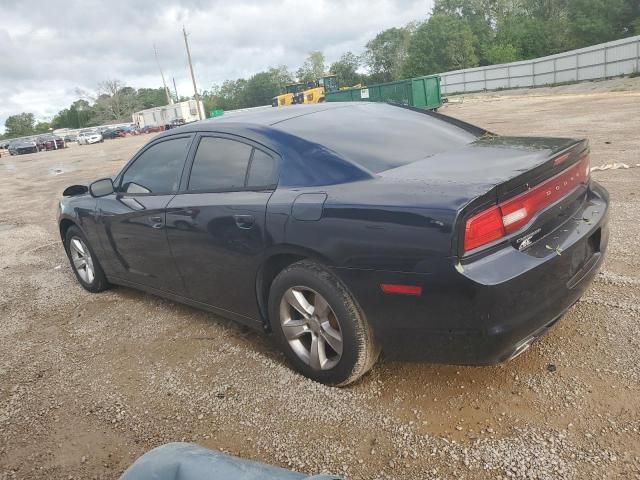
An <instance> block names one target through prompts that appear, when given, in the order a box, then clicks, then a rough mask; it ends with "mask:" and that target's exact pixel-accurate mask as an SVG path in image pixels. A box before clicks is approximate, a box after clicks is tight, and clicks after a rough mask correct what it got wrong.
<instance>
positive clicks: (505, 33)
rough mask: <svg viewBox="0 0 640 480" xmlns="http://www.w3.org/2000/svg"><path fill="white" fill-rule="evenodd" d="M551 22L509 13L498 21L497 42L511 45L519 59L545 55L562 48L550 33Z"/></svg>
mask: <svg viewBox="0 0 640 480" xmlns="http://www.w3.org/2000/svg"><path fill="white" fill-rule="evenodd" d="M549 27H550V24H549V23H547V22H545V21H544V20H542V19H540V18H536V17H532V16H526V15H523V14H518V15H508V16H506V17H504V18H502V19H500V20H499V21H498V25H497V33H496V44H497V45H511V46H512V47H513V48H514V49H515V51H516V52H517V60H526V59H530V58H536V57H543V56H545V55H550V54H552V53H557V52H558V51H561V50H562V46H561V45H558V44H556V43H555V41H554V40H555V38H554V36H553V35H550V32H549Z"/></svg>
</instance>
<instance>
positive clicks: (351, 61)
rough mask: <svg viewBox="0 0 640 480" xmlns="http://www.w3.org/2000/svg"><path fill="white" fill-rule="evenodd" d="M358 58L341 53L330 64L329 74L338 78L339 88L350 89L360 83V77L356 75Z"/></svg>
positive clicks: (351, 54) (358, 64)
mask: <svg viewBox="0 0 640 480" xmlns="http://www.w3.org/2000/svg"><path fill="white" fill-rule="evenodd" d="M359 67H360V58H359V57H358V56H356V55H354V54H353V53H351V52H347V53H343V54H342V56H341V57H340V58H339V59H338V60H337V61H335V62H333V63H332V64H331V67H330V68H329V73H331V74H333V75H336V76H337V77H338V82H339V84H340V85H341V86H344V87H350V86H353V85H357V84H358V83H362V75H360V74H359V73H358V68H359Z"/></svg>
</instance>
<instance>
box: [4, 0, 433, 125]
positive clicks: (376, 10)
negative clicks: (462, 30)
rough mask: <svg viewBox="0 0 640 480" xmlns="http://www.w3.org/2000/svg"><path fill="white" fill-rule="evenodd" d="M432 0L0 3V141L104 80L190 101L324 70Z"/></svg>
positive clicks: (418, 16) (420, 12)
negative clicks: (236, 84)
mask: <svg viewBox="0 0 640 480" xmlns="http://www.w3.org/2000/svg"><path fill="white" fill-rule="evenodd" d="M431 6H432V0H395V1H394V0H298V1H294V0H262V1H260V0H226V1H218V0H127V1H122V0H100V1H94V0H66V1H59V0H0V12H1V16H2V21H1V22H0V132H2V131H3V130H4V122H5V120H6V118H7V117H8V116H9V115H13V114H16V113H21V112H32V113H34V114H35V116H36V118H37V119H38V120H50V119H51V118H52V117H53V116H54V115H55V114H56V113H57V112H58V111H60V110H61V109H63V108H66V107H68V106H69V105H70V104H71V103H72V102H73V101H74V100H75V99H77V98H78V91H79V90H81V91H84V92H87V93H89V94H93V93H94V92H95V90H96V89H97V85H98V84H99V83H100V82H101V81H103V80H106V79H119V80H122V81H123V82H125V83H126V84H127V85H129V86H131V87H134V88H141V87H160V86H162V80H161V78H160V74H159V72H158V67H157V64H156V61H155V57H154V53H153V46H154V44H155V45H156V47H157V49H158V54H159V58H160V63H161V66H162V68H163V70H164V74H165V77H166V78H167V81H168V82H171V79H172V78H175V81H176V84H177V87H178V94H179V95H184V96H189V95H193V87H192V84H191V79H190V77H189V70H188V64H187V58H186V53H185V48H184V40H183V37H182V27H183V25H184V26H185V27H186V29H187V32H188V33H189V43H190V47H191V55H192V58H193V62H194V69H195V73H196V81H197V82H198V88H199V89H200V90H205V89H208V88H210V87H211V86H212V85H214V84H220V83H222V82H223V81H224V80H226V79H235V78H240V77H244V78H246V77H249V76H251V75H252V74H254V73H257V72H259V71H262V70H265V69H267V68H268V67H270V66H276V65H287V66H288V67H289V68H290V69H291V70H294V71H295V69H297V67H299V66H300V64H301V63H302V62H303V61H304V59H305V57H306V56H307V54H308V53H309V52H310V51H313V50H320V51H322V52H323V53H324V54H325V56H326V60H327V63H330V62H332V61H335V60H337V59H338V57H339V56H340V55H341V54H342V53H344V52H346V51H352V52H354V53H356V54H358V53H361V52H362V51H363V49H364V45H365V43H366V42H367V41H368V40H370V39H372V38H373V37H374V36H375V35H376V34H377V33H378V32H380V31H382V30H384V29H386V28H390V27H397V26H402V25H405V24H406V23H408V22H410V21H415V20H424V19H425V18H426V17H427V14H428V12H429V11H430V10H431Z"/></svg>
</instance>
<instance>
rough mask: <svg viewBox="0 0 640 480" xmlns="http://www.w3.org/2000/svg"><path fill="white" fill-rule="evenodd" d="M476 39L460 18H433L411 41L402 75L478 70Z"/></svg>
mask: <svg viewBox="0 0 640 480" xmlns="http://www.w3.org/2000/svg"><path fill="white" fill-rule="evenodd" d="M475 47H476V38H475V37H474V35H473V32H472V31H471V28H470V27H469V25H467V24H466V23H465V22H464V21H462V20H460V19H459V18H456V17H451V16H448V15H440V14H438V15H433V16H432V17H431V18H429V20H427V21H426V22H424V23H423V24H422V25H420V27H418V29H417V30H416V32H415V33H414V34H413V36H412V38H411V43H410V44H409V48H408V50H407V59H406V61H405V64H404V66H403V69H402V72H403V74H404V76H405V77H417V76H420V75H429V74H433V73H442V72H446V71H449V70H458V69H461V68H469V67H475V66H477V65H478V57H477V55H476V48H475Z"/></svg>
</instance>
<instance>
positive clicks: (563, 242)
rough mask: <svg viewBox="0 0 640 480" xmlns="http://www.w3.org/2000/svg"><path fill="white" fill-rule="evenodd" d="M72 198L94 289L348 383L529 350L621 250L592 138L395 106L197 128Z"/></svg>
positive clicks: (67, 227)
mask: <svg viewBox="0 0 640 480" xmlns="http://www.w3.org/2000/svg"><path fill="white" fill-rule="evenodd" d="M63 195H65V198H63V199H62V200H61V202H60V205H59V212H58V226H59V229H60V234H61V238H62V241H63V242H64V246H65V249H66V252H67V255H68V257H69V260H70V263H71V266H72V268H73V270H74V272H75V274H76V277H77V279H78V281H79V282H80V284H81V285H82V286H83V287H84V288H85V289H87V290H89V291H91V292H99V291H101V290H104V289H106V288H107V287H108V286H109V284H110V283H112V284H121V285H126V286H130V287H133V288H138V289H142V290H145V291H148V292H151V293H154V294H157V295H162V296H165V297H167V298H170V299H173V300H177V301H180V302H184V303H187V304H190V305H192V306H195V307H199V308H204V309H207V310H210V311H213V312H216V313H218V314H220V315H223V316H226V317H229V318H232V319H234V320H236V321H238V322H241V323H243V324H245V325H249V326H252V327H254V328H256V329H259V330H267V331H271V332H272V333H273V336H274V338H275V341H276V342H277V344H278V345H279V347H280V348H281V349H282V351H283V352H284V353H285V355H286V356H287V358H288V359H289V361H290V362H291V364H293V365H294V367H295V368H296V369H298V370H299V371H300V372H302V373H303V374H305V375H306V376H308V377H310V378H312V379H314V380H316V381H319V382H323V383H327V384H332V385H346V384H348V383H351V382H353V381H355V380H356V379H357V378H359V377H360V376H361V375H363V374H364V373H365V372H366V371H367V370H369V369H370V368H371V366H372V365H373V364H374V363H375V361H376V359H377V358H378V355H379V353H380V351H381V350H382V351H384V352H385V354H386V355H387V356H388V357H396V358H400V359H412V360H425V361H431V362H444V363H453V364H473V365H479V364H495V363H498V362H502V361H507V360H510V359H512V358H514V357H516V356H517V355H519V354H521V353H522V352H524V351H525V350H527V348H528V347H529V346H530V345H531V344H532V342H534V341H535V340H536V339H537V338H539V337H540V336H541V335H543V334H544V333H545V332H546V331H548V329H549V328H550V327H551V326H552V325H553V324H554V323H555V322H557V321H558V320H559V319H560V318H561V317H562V316H563V314H564V313H565V312H566V310H567V309H568V308H569V307H571V305H573V304H574V303H575V302H577V301H578V299H579V298H580V297H581V296H582V294H583V292H584V291H585V289H586V288H587V287H588V286H589V285H590V284H591V282H592V281H593V279H594V277H595V276H596V274H597V272H598V269H599V267H600V265H601V264H602V261H603V259H604V256H605V252H606V249H607V244H608V239H609V233H608V232H609V231H608V210H609V195H608V193H607V191H606V190H605V189H604V188H603V187H602V186H601V185H599V184H598V183H597V182H596V181H595V180H593V179H592V178H591V177H590V173H589V145H588V142H587V141H586V140H579V139H578V140H576V139H570V138H538V137H507V136H499V135H494V134H492V133H490V132H487V131H486V130H484V129H482V128H478V127H475V126H473V125H470V124H468V123H465V122H462V121H460V120H457V119H453V118H450V117H447V116H445V115H441V114H438V113H433V112H427V111H424V110H418V109H414V108H411V107H400V106H392V105H387V104H381V103H328V104H316V105H301V106H300V107H299V108H296V109H286V108H282V109H272V110H264V111H261V112H246V113H244V114H238V115H235V116H232V117H230V118H228V120H227V119H226V117H219V118H216V119H215V120H210V121H203V122H196V123H193V124H190V125H185V126H183V127H180V128H178V129H176V130H170V131H168V132H165V133H163V134H160V135H158V136H156V137H155V138H153V139H152V140H151V141H150V142H149V143H148V144H147V145H145V146H144V147H143V148H142V149H141V150H140V151H139V152H138V153H137V154H136V155H134V157H133V158H132V159H131V160H130V161H129V162H128V163H127V164H126V165H125V166H124V168H123V169H122V171H121V172H120V173H118V174H117V175H116V176H115V177H114V178H113V179H112V178H105V179H102V180H98V181H96V182H94V183H92V184H91V185H90V186H89V187H88V188H87V187H86V186H77V185H76V186H71V187H69V188H68V189H67V190H65V192H63Z"/></svg>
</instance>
